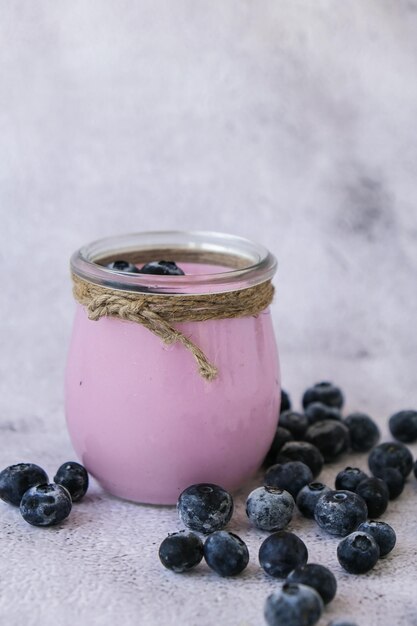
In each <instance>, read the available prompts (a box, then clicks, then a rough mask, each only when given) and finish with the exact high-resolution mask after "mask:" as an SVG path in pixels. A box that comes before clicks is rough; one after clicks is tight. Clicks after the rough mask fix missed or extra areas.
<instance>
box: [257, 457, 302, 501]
mask: <svg viewBox="0 0 417 626" xmlns="http://www.w3.org/2000/svg"><path fill="white" fill-rule="evenodd" d="M312 480H313V474H312V472H311V469H310V468H309V467H308V466H307V465H306V464H305V463H302V462H301V461H289V462H288V463H284V464H282V463H277V464H276V465H272V466H271V467H270V468H269V469H268V471H267V472H266V474H265V479H264V484H265V486H266V487H272V488H273V489H284V490H285V491H288V492H289V493H290V494H291V495H292V497H293V498H296V497H297V493H298V492H299V491H300V490H301V489H302V488H303V487H304V485H308V483H311V482H312Z"/></svg>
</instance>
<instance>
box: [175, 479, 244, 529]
mask: <svg viewBox="0 0 417 626" xmlns="http://www.w3.org/2000/svg"><path fill="white" fill-rule="evenodd" d="M177 510H178V514H179V516H180V519H181V520H182V522H183V524H184V525H185V526H187V528H190V529H191V530H195V531H197V532H200V533H205V534H208V533H212V532H214V531H215V530H221V529H222V528H224V527H225V526H226V524H227V523H228V522H229V520H230V518H231V517H232V513H233V499H232V496H231V495H230V493H228V492H227V491H226V490H225V489H223V487H219V485H213V484H211V483H199V484H196V485H191V486H190V487H187V489H184V491H183V492H182V493H181V494H180V496H179V498H178V503H177Z"/></svg>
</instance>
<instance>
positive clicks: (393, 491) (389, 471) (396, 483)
mask: <svg viewBox="0 0 417 626" xmlns="http://www.w3.org/2000/svg"><path fill="white" fill-rule="evenodd" d="M378 478H382V480H383V481H384V483H385V484H386V486H387V487H388V493H389V499H390V500H394V499H395V498H398V496H399V495H400V494H402V492H403V490H404V485H405V478H404V476H403V475H402V474H401V472H400V470H397V469H395V467H387V468H386V469H385V470H383V471H382V472H381V473H380V476H378Z"/></svg>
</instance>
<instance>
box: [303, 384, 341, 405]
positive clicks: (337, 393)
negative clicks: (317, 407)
mask: <svg viewBox="0 0 417 626" xmlns="http://www.w3.org/2000/svg"><path fill="white" fill-rule="evenodd" d="M302 402H303V407H304V408H306V407H307V406H308V405H309V404H311V403H312V402H322V403H323V404H327V406H332V407H336V409H341V408H342V406H343V402H344V398H343V393H342V391H341V389H339V387H336V385H334V384H333V383H330V382H327V381H325V382H321V383H316V384H315V385H313V387H309V388H308V389H307V390H306V391H305V392H304V395H303V400H302Z"/></svg>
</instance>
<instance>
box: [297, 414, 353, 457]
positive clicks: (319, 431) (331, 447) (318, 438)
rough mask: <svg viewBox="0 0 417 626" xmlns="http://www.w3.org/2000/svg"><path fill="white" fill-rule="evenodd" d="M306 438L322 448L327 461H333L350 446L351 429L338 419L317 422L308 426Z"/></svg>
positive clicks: (321, 450)
mask: <svg viewBox="0 0 417 626" xmlns="http://www.w3.org/2000/svg"><path fill="white" fill-rule="evenodd" d="M305 439H306V441H308V442H309V443H312V444H313V445H314V446H316V447H317V448H318V449H319V450H320V452H321V453H322V455H323V458H324V460H325V461H326V462H327V461H333V460H334V459H336V458H337V457H338V456H339V455H340V454H342V452H345V451H346V450H347V449H348V447H349V431H348V429H347V428H346V426H345V425H344V424H342V422H337V421H336V420H321V422H315V423H314V424H312V425H311V426H309V427H308V429H307V432H306V434H305Z"/></svg>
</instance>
